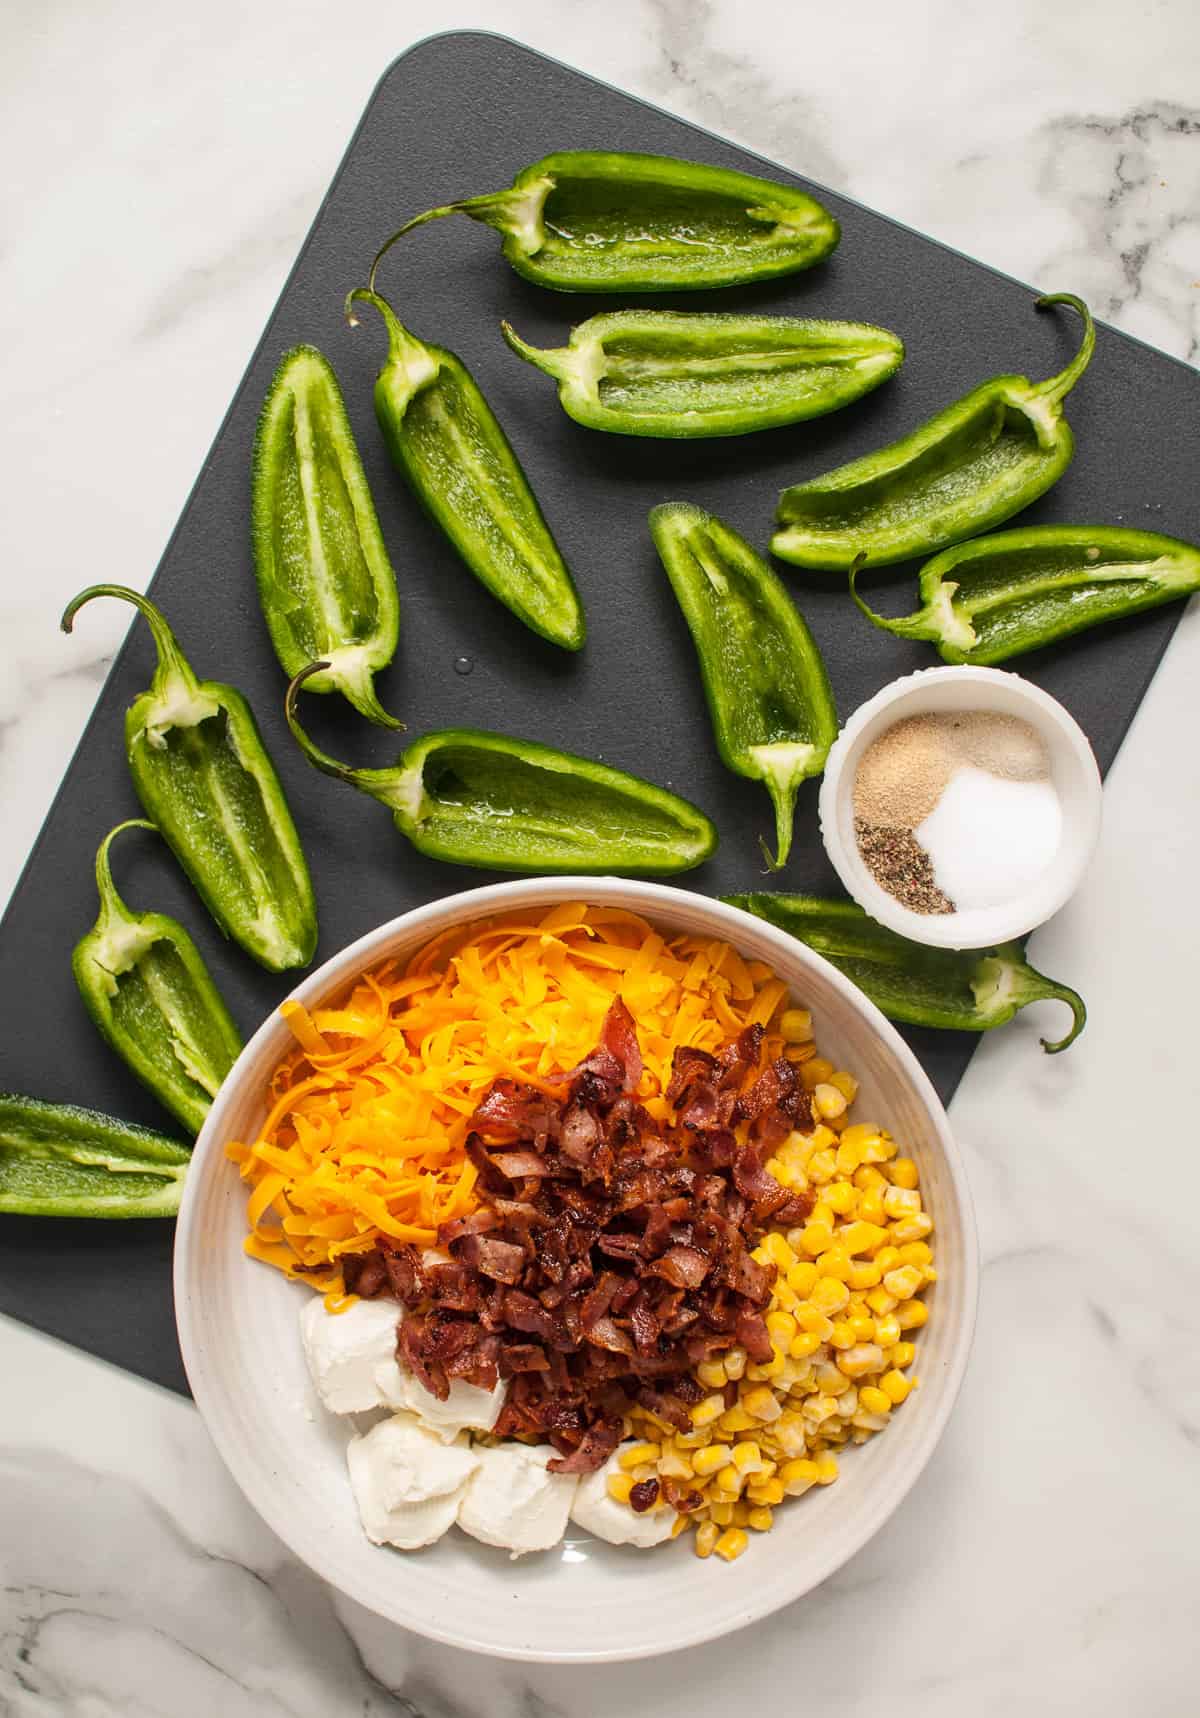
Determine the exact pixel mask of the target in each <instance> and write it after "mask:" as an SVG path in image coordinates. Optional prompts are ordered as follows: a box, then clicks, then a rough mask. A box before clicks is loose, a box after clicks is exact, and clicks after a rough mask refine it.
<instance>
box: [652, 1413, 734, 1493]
mask: <svg viewBox="0 0 1200 1718" xmlns="http://www.w3.org/2000/svg"><path fill="white" fill-rule="evenodd" d="M719 1423H720V1422H719V1421H718V1424H719ZM658 1471H659V1474H660V1476H661V1477H662V1478H663V1479H691V1478H692V1477H693V1476H694V1474H695V1472H696V1470H695V1468H694V1467H693V1466H692V1464H691V1462H690V1461H689V1460H688V1459H687V1457H686V1456H685V1455H684V1453H683V1451H682V1450H677V1449H674V1448H667V1449H664V1450H663V1453H662V1455H661V1456H660V1457H659V1459H658Z"/></svg>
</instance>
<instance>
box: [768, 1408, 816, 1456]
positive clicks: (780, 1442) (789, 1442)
mask: <svg viewBox="0 0 1200 1718" xmlns="http://www.w3.org/2000/svg"><path fill="white" fill-rule="evenodd" d="M770 1436H771V1448H772V1449H773V1450H774V1451H775V1452H776V1453H777V1454H778V1455H782V1456H802V1455H803V1454H804V1452H805V1450H806V1449H807V1448H808V1427H807V1426H806V1425H805V1423H804V1420H803V1418H802V1417H801V1416H800V1415H799V1414H797V1413H796V1412H795V1410H794V1409H792V1408H789V1409H788V1411H787V1413H786V1414H781V1415H780V1417H779V1419H777V1420H776V1422H775V1424H774V1425H773V1426H772V1427H771V1428H770Z"/></svg>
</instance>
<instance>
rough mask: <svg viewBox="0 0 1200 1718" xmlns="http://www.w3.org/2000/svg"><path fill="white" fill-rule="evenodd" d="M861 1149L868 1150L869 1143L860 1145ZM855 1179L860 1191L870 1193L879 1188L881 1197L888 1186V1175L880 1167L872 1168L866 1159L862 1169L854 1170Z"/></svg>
mask: <svg viewBox="0 0 1200 1718" xmlns="http://www.w3.org/2000/svg"><path fill="white" fill-rule="evenodd" d="M859 1150H860V1151H866V1150H867V1145H866V1144H865V1143H864V1144H863V1145H861V1146H860V1147H859ZM853 1181H854V1185H855V1186H856V1187H857V1188H858V1190H859V1192H860V1193H870V1192H872V1191H874V1190H876V1189H877V1190H878V1192H879V1197H880V1198H881V1199H882V1197H883V1195H884V1193H885V1192H886V1191H887V1188H888V1178H887V1176H886V1175H883V1174H881V1172H880V1171H879V1170H878V1169H874V1168H872V1166H871V1165H870V1164H869V1163H867V1162H865V1161H864V1163H863V1165H862V1168H861V1169H856V1170H855V1171H854V1176H853Z"/></svg>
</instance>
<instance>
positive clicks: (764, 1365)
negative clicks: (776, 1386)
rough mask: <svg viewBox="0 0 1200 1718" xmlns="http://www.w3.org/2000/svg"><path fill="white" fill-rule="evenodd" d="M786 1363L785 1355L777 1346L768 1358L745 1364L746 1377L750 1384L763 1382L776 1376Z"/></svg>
mask: <svg viewBox="0 0 1200 1718" xmlns="http://www.w3.org/2000/svg"><path fill="white" fill-rule="evenodd" d="M786 1365H787V1356H786V1355H785V1354H782V1353H781V1352H780V1351H779V1349H778V1348H776V1349H774V1350H773V1351H772V1354H771V1358H770V1359H769V1360H762V1361H758V1360H756V1361H755V1362H754V1364H753V1365H751V1366H747V1368H746V1377H747V1378H748V1379H749V1380H750V1382H751V1383H752V1384H765V1383H766V1382H767V1381H768V1380H769V1379H771V1378H778V1377H780V1375H781V1374H782V1372H783V1370H784V1368H785V1366H786Z"/></svg>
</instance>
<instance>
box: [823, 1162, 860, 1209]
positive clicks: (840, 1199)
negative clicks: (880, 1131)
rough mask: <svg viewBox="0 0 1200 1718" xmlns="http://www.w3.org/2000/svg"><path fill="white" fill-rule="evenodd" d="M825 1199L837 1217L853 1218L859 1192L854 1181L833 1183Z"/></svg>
mask: <svg viewBox="0 0 1200 1718" xmlns="http://www.w3.org/2000/svg"><path fill="white" fill-rule="evenodd" d="M838 1149H839V1151H840V1149H841V1148H840V1147H839V1148H838ZM835 1161H836V1159H835ZM824 1198H825V1203H826V1205H828V1207H829V1209H830V1210H831V1211H832V1212H833V1214H834V1216H835V1217H850V1216H853V1214H854V1212H855V1210H856V1209H857V1207H858V1192H857V1189H856V1188H855V1186H854V1183H853V1182H852V1181H831V1182H830V1183H829V1186H828V1187H827V1188H826V1189H825V1194H824Z"/></svg>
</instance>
